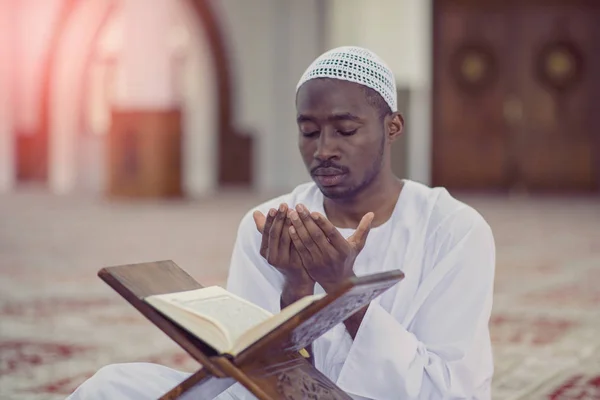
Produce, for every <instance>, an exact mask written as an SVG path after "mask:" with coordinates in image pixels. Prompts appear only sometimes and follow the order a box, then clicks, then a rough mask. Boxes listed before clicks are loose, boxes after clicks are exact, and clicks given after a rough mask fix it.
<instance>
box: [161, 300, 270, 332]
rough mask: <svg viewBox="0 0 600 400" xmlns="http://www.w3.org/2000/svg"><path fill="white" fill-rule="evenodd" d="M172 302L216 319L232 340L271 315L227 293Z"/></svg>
mask: <svg viewBox="0 0 600 400" xmlns="http://www.w3.org/2000/svg"><path fill="white" fill-rule="evenodd" d="M173 303H174V304H176V305H179V306H181V307H182V308H185V309H187V310H189V311H191V312H193V313H195V314H199V315H201V316H203V317H205V318H211V319H214V320H216V321H218V322H219V323H220V324H221V325H222V326H223V327H224V328H225V330H226V332H227V334H228V336H229V337H230V339H231V340H232V341H233V342H235V341H236V340H237V338H238V337H239V336H241V335H242V334H243V333H244V332H246V331H247V330H249V329H250V328H252V327H253V326H256V325H258V324H260V323H261V322H263V321H265V320H267V319H269V318H270V316H271V315H270V314H269V313H267V312H266V311H264V310H262V309H260V308H258V307H255V306H253V305H250V304H248V303H245V302H241V301H239V300H238V299H237V298H234V297H231V296H229V295H220V296H218V297H210V298H205V299H187V300H174V301H173Z"/></svg>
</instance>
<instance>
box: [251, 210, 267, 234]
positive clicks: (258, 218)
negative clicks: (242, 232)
mask: <svg viewBox="0 0 600 400" xmlns="http://www.w3.org/2000/svg"><path fill="white" fill-rule="evenodd" d="M252 218H254V223H255V224H256V229H257V230H258V231H259V232H260V233H261V234H262V233H263V231H264V230H265V223H266V221H267V218H266V217H265V216H264V214H263V213H261V212H260V211H258V210H256V211H254V213H252Z"/></svg>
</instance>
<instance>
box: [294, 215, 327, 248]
mask: <svg viewBox="0 0 600 400" xmlns="http://www.w3.org/2000/svg"><path fill="white" fill-rule="evenodd" d="M290 219H291V220H292V227H293V228H294V231H295V232H296V235H297V236H298V237H299V238H300V240H301V241H302V244H304V247H305V248H306V249H307V250H308V251H309V252H310V254H311V256H312V259H317V258H318V257H319V256H320V254H321V250H320V249H319V246H317V244H316V243H315V241H314V240H313V238H312V237H311V235H310V233H309V232H308V229H306V226H304V222H302V219H301V218H300V215H299V214H298V211H296V210H291V212H290ZM290 232H291V230H290Z"/></svg>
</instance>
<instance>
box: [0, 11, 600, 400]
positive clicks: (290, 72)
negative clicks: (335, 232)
mask: <svg viewBox="0 0 600 400" xmlns="http://www.w3.org/2000/svg"><path fill="white" fill-rule="evenodd" d="M598 21H600V2H598V1H597V0H589V1H588V0H570V1H568V2H567V1H553V0H544V1H542V0H520V1H517V0H510V1H509V0H504V1H502V0H497V1H496V0H87V1H78V0H0V398H1V399H52V400H53V399H62V398H65V397H66V396H67V395H68V394H69V393H70V392H71V391H72V390H73V389H74V388H75V387H77V386H78V385H79V384H80V383H81V382H82V381H83V380H84V379H85V378H86V377H88V376H90V375H91V374H93V373H94V372H95V371H96V370H97V369H98V368H100V367H101V366H103V365H106V364H109V363H115V362H131V361H149V362H158V363H161V364H166V365H169V366H173V367H175V368H179V369H184V370H193V369H194V368H196V366H197V365H196V363H195V362H194V361H193V360H191V359H190V358H189V357H188V356H187V355H186V354H184V353H182V351H181V350H179V348H178V347H177V346H175V345H174V344H173V343H172V342H171V341H170V340H168V339H167V338H166V336H165V335H164V334H162V333H161V332H160V331H158V329H156V328H155V327H153V326H152V324H150V323H149V322H147V321H146V320H144V319H143V318H142V317H140V316H139V315H138V313H137V312H136V311H135V310H134V309H133V308H132V307H130V306H129V305H128V304H127V303H126V302H125V301H124V300H122V299H121V298H120V297H118V295H117V294H116V293H114V292H113V291H112V290H111V289H109V288H108V287H107V286H106V285H105V284H104V283H102V282H101V281H100V280H99V279H98V278H97V277H96V272H97V271H98V270H99V269H100V268H102V267H104V266H108V265H120V264H128V263H137V262H144V261H156V260H164V259H171V260H174V261H175V262H176V263H177V264H178V265H179V266H181V267H182V268H184V269H185V270H186V271H188V272H189V273H190V274H191V275H192V276H194V278H196V279H197V280H198V281H199V282H201V283H202V284H204V285H210V284H219V285H223V284H224V283H225V279H226V275H227V268H228V263H229V257H230V252H231V249H232V246H233V242H234V240H235V234H236V230H237V225H238V223H239V221H240V218H241V217H242V216H243V215H244V213H246V212H247V211H248V210H250V209H251V208H252V207H253V206H255V205H257V204H258V203H260V202H262V201H264V200H266V199H268V198H270V197H273V196H275V195H279V194H282V193H284V192H287V191H289V190H291V189H292V188H293V187H295V186H296V185H297V184H299V183H302V182H304V181H307V180H308V179H310V178H309V176H308V174H307V173H306V171H305V169H304V165H303V164H302V161H301V159H300V157H299V154H298V151H297V144H296V142H297V128H296V123H295V107H294V98H295V87H296V83H297V81H298V79H299V78H300V75H301V74H302V72H303V71H304V69H305V68H306V67H307V66H308V65H309V63H310V62H311V61H312V60H313V59H314V58H315V57H317V56H318V55H319V54H321V53H322V52H324V51H325V50H327V49H329V48H332V47H336V46H341V45H358V46H364V47H367V48H369V49H371V50H373V51H375V52H376V53H378V54H379V55H380V56H381V57H382V58H383V59H384V60H385V61H386V62H387V63H388V64H389V66H390V67H391V68H392V70H393V71H394V73H395V75H396V80H397V87H398V99H399V108H400V111H401V112H402V113H403V115H404V117H405V120H406V130H405V135H404V136H403V138H402V139H401V140H400V141H399V142H398V143H396V144H395V145H394V149H393V157H394V166H393V167H394V170H395V171H396V173H397V174H398V176H400V177H405V178H409V179H412V180H416V181H419V182H423V183H425V184H428V185H432V186H445V187H447V188H448V189H449V190H450V191H451V193H453V194H454V195H455V196H456V197H458V198H459V199H461V200H463V201H465V202H467V203H469V204H470V205H472V206H474V207H476V208H477V209H478V210H479V211H480V212H481V213H482V214H483V215H484V217H485V218H486V219H487V220H488V222H489V223H490V225H491V226H492V228H493V230H494V233H495V236H496V243H497V249H498V255H497V259H498V264H497V273H496V289H495V290H496V294H495V305H494V315H493V318H492V321H491V328H492V336H493V341H494V352H495V364H496V373H495V379H494V384H493V386H494V388H493V396H494V398H495V399H600V332H599V330H600V311H599V310H600V307H599V306H600V289H599V287H600V286H599V283H600V228H598V225H599V223H600V203H599V196H598V190H599V188H600V130H599V128H600V122H599V121H600V119H599V118H598V117H597V114H598V112H599V111H600V47H599V45H598V43H600V24H598Z"/></svg>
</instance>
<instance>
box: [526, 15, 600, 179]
mask: <svg viewBox="0 0 600 400" xmlns="http://www.w3.org/2000/svg"><path fill="white" fill-rule="evenodd" d="M514 19H515V24H514V26H516V27H518V32H519V39H520V40H519V45H518V46H516V49H517V50H518V53H517V59H518V60H520V62H519V63H518V64H516V67H517V68H518V79H519V88H520V96H521V98H522V101H523V106H524V119H523V121H522V126H521V128H520V130H519V132H518V149H519V167H520V168H519V171H520V180H521V181H522V182H523V183H524V184H525V186H526V187H528V188H529V189H531V190H537V191H539V190H558V191H572V190H575V191H590V190H593V189H595V187H596V176H595V171H594V161H593V149H594V146H593V135H594V134H597V130H595V129H594V127H593V125H594V121H593V120H591V119H590V116H591V115H590V113H589V112H588V108H589V107H590V106H591V99H592V93H591V90H592V88H593V85H592V81H593V79H598V78H597V75H598V74H599V73H600V65H598V63H597V54H595V53H597V51H596V52H595V51H594V46H595V45H596V44H594V43H593V42H592V34H593V29H594V26H595V25H596V24H597V22H595V21H594V13H593V12H590V11H589V10H587V9H584V8H581V7H577V5H576V4H573V5H571V6H569V7H536V8H527V9H524V10H522V11H521V12H520V13H515V14H514ZM544 50H545V51H544ZM594 75H596V76H594Z"/></svg>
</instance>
